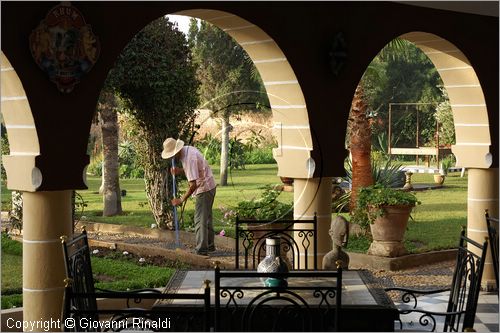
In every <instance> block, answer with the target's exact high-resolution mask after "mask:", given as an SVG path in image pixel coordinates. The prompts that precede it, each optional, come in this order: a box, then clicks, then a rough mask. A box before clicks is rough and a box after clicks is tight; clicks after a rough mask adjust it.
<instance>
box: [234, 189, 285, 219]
mask: <svg viewBox="0 0 500 333" xmlns="http://www.w3.org/2000/svg"><path fill="white" fill-rule="evenodd" d="M280 193H281V191H277V190H274V189H273V188H272V187H271V186H266V187H265V189H264V191H263V192H262V195H261V197H260V198H258V199H255V198H252V199H251V200H243V201H240V202H238V205H237V207H236V209H235V211H236V215H238V216H239V217H240V218H241V219H256V220H278V219H290V218H292V217H293V204H292V203H283V202H280V201H278V196H279V195H280Z"/></svg>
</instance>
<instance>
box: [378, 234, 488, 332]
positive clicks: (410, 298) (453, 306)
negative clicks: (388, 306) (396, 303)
mask: <svg viewBox="0 0 500 333" xmlns="http://www.w3.org/2000/svg"><path fill="white" fill-rule="evenodd" d="M487 247H488V242H487V241H486V240H485V242H484V243H483V244H482V245H481V244H479V243H477V242H475V241H473V240H471V239H470V238H468V237H466V236H465V227H464V228H463V230H462V232H461V233H460V241H459V245H458V251H457V259H456V264H455V271H454V273H453V278H452V282H451V288H444V289H437V290H413V289H407V288H398V287H395V288H386V289H385V291H399V292H401V303H402V304H403V305H404V307H402V308H401V309H399V313H400V315H407V314H411V313H416V314H418V315H419V316H420V318H419V322H420V324H421V325H422V326H428V325H432V327H431V330H432V331H435V329H436V324H437V322H436V317H444V332H447V331H454V332H458V330H459V329H460V324H461V329H462V331H465V330H469V329H473V327H474V320H475V316H476V309H477V302H478V298H479V291H480V289H481V277H482V275H483V269H484V259H485V257H486V251H487ZM473 249H474V250H475V251H474V252H473ZM477 253H479V254H477ZM445 291H449V298H448V306H447V309H446V311H445V312H436V311H429V310H426V309H422V308H418V298H417V295H430V294H436V293H442V292H445ZM399 322H400V328H401V329H403V323H402V321H401V319H400V320H399ZM413 330H414V329H413Z"/></svg>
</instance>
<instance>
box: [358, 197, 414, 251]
mask: <svg viewBox="0 0 500 333" xmlns="http://www.w3.org/2000/svg"><path fill="white" fill-rule="evenodd" d="M413 207H414V206H408V205H401V206H382V207H380V208H377V209H382V210H383V214H382V216H378V217H377V218H376V219H375V221H374V222H373V223H371V224H370V230H371V233H372V238H373V242H372V243H371V245H370V248H369V249H368V254H371V255H375V256H382V257H399V256H402V255H405V254H407V253H408V252H407V251H406V249H405V247H404V244H403V239H404V234H405V231H406V226H407V225H408V219H409V218H410V213H411V210H412V208H413ZM369 209H370V210H373V209H375V207H370V208H369Z"/></svg>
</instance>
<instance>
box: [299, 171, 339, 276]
mask: <svg viewBox="0 0 500 333" xmlns="http://www.w3.org/2000/svg"><path fill="white" fill-rule="evenodd" d="M293 202H294V210H293V217H294V219H295V220H311V219H313V218H314V214H316V216H317V223H318V224H317V228H318V235H317V241H318V244H317V249H318V253H317V260H318V261H317V267H318V269H321V264H322V262H323V257H324V256H325V254H326V253H328V252H329V251H330V250H331V249H332V240H331V238H330V235H329V234H328V230H329V229H330V223H331V220H332V178H331V177H322V178H310V179H297V178H295V179H294V183H293ZM307 226H309V225H307V224H304V225H300V224H299V225H298V226H297V227H299V228H302V227H307ZM295 241H296V242H298V243H299V247H300V246H301V245H300V244H301V241H302V238H299V237H298V236H297V235H295ZM312 246H313V244H311V248H313V247H312ZM309 253H311V254H308V259H307V261H308V263H310V266H312V267H308V268H309V269H311V268H313V267H314V261H313V260H314V256H313V255H314V254H313V253H312V251H310V252H309ZM300 255H301V256H304V253H303V252H302V251H301V253H300ZM303 262H304V260H301V263H303ZM300 268H305V267H300Z"/></svg>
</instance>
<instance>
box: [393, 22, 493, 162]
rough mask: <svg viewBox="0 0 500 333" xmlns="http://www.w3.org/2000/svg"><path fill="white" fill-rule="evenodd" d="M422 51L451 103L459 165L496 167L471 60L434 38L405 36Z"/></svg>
mask: <svg viewBox="0 0 500 333" xmlns="http://www.w3.org/2000/svg"><path fill="white" fill-rule="evenodd" d="M401 38H403V39H406V40H408V41H410V42H412V43H414V44H415V45H416V46H417V47H418V48H419V49H421V50H422V51H423V52H424V54H425V55H427V57H429V59H430V60H431V61H432V63H433V64H434V65H435V66H436V70H437V71H438V73H439V75H440V76H441V79H442V80H443V83H444V88H445V89H446V91H447V93H448V97H449V99H450V104H451V109H452V112H453V119H454V123H455V135H456V144H455V145H454V146H453V148H452V150H453V153H454V154H455V156H456V157H457V165H458V166H463V167H466V168H489V167H490V165H491V164H492V159H491V154H490V152H489V147H490V145H491V139H490V130H489V126H490V124H489V122H488V112H487V108H486V102H485V100H484V94H483V90H482V89H481V85H480V83H479V79H478V77H477V75H476V72H475V71H474V68H473V67H472V65H471V63H470V62H469V60H468V59H467V57H466V56H465V55H464V54H463V53H462V51H460V50H459V49H458V48H457V47H456V46H455V45H453V44H452V43H450V42H449V41H447V40H445V39H443V38H440V37H438V36H436V35H434V34H430V33H425V32H411V33H407V34H404V35H402V36H401Z"/></svg>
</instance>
